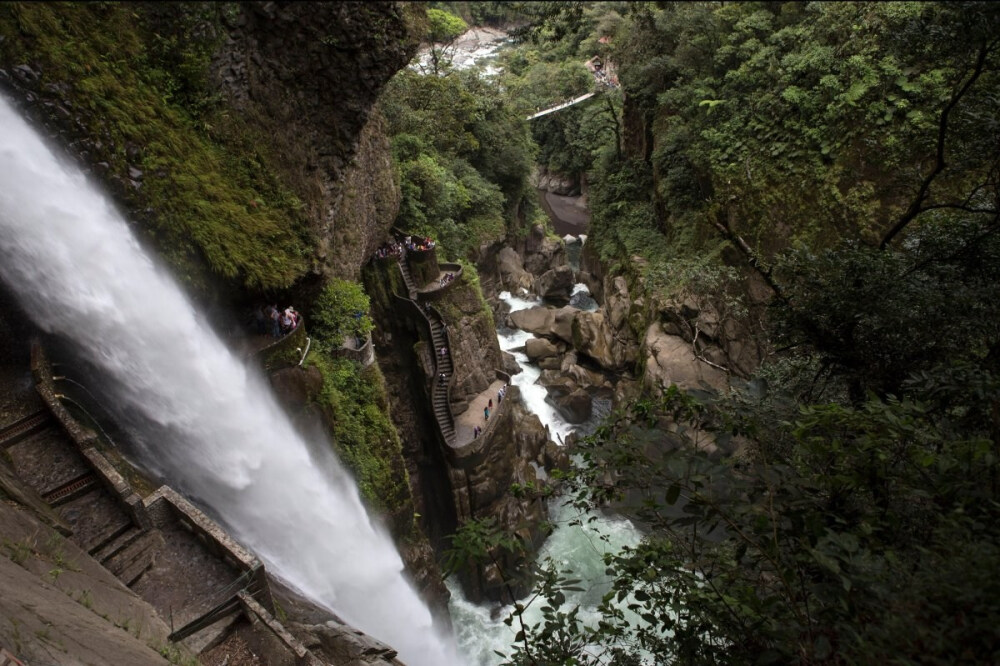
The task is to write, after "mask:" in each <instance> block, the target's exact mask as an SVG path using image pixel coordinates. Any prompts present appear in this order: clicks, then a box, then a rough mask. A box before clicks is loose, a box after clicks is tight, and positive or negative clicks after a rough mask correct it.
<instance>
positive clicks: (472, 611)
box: [447, 285, 648, 666]
mask: <svg viewBox="0 0 1000 666" xmlns="http://www.w3.org/2000/svg"><path fill="white" fill-rule="evenodd" d="M577 287H583V288H582V289H577V288H574V294H584V293H589V292H587V291H586V287H585V286H584V285H577ZM499 297H500V299H501V300H503V301H505V302H506V303H507V304H508V305H510V308H511V311H512V312H513V311H517V310H524V309H527V308H531V307H536V306H538V305H540V304H541V300H540V299H538V298H537V297H533V296H531V295H524V296H523V297H515V296H511V294H510V292H506V291H505V292H502V293H501V294H500V295H499ZM533 337H534V336H533V335H531V334H530V333H528V332H527V331H522V330H517V329H515V330H510V329H503V330H501V331H500V332H498V334H497V339H498V340H499V342H500V348H501V349H503V350H504V351H507V352H509V353H511V354H513V356H514V358H515V359H516V360H517V362H518V365H520V366H521V372H519V373H518V374H516V375H513V376H512V377H511V382H512V383H513V384H514V385H515V386H517V387H518V388H519V389H520V392H521V399H522V400H523V401H524V404H525V406H526V407H527V408H528V409H529V410H530V411H532V412H533V413H534V414H535V415H536V416H538V418H539V420H540V421H541V422H542V424H543V425H545V426H547V427H548V428H549V433H550V436H551V437H552V439H553V440H555V441H556V442H558V443H560V444H561V443H562V442H563V440H564V439H565V437H566V436H567V435H568V434H569V433H571V432H573V431H574V430H577V431H580V430H585V429H586V427H585V425H580V426H574V425H572V424H569V423H566V422H565V421H564V420H563V419H562V417H561V416H559V413H558V412H557V411H556V409H555V408H554V407H552V405H550V404H549V403H548V401H546V399H545V398H546V395H547V391H546V390H545V388H544V387H543V386H541V385H539V384H536V383H535V382H536V381H537V379H538V377H539V375H540V374H541V370H540V369H539V368H538V367H537V366H535V365H534V364H532V363H530V362H529V361H528V357H527V356H526V355H525V354H523V353H521V352H518V351H513V350H514V349H518V348H521V347H523V346H524V344H525V342H527V341H528V340H529V339H531V338H533ZM598 402H600V401H595V415H594V419H592V421H594V422H596V421H599V420H600V419H601V418H603V416H605V415H606V414H607V411H608V405H607V404H605V403H607V402H608V401H603V402H601V404H600V405H599V404H598ZM589 425H590V426H593V423H590V424H589ZM548 508H549V516H550V519H551V521H552V523H553V524H554V525H555V530H554V531H553V532H552V534H551V535H550V536H549V538H548V539H547V540H546V542H545V545H544V546H543V547H542V549H541V550H540V551H539V559H540V560H544V559H545V558H550V559H551V560H552V561H553V562H554V563H555V564H556V565H557V566H558V567H559V568H560V569H561V570H569V571H571V572H572V575H573V576H574V577H577V578H579V579H581V580H582V581H583V583H582V584H581V585H580V587H581V588H583V590H582V591H580V592H567V593H566V603H565V606H564V607H563V608H564V610H565V609H568V608H573V607H574V606H578V607H579V609H580V610H579V615H578V616H579V617H580V619H581V620H582V621H583V622H584V623H585V624H589V625H591V626H595V625H596V623H597V622H598V621H599V620H600V616H599V613H598V611H597V608H598V606H599V605H600V603H601V598H602V596H603V595H604V594H605V593H606V592H607V591H608V590H609V589H610V580H609V579H608V577H607V575H606V574H605V569H606V567H605V564H604V559H603V556H604V554H605V553H606V552H617V551H619V550H621V548H622V547H624V546H635V545H636V544H638V543H639V540H640V539H641V536H642V535H641V533H640V532H639V530H638V529H636V527H635V526H634V525H633V524H632V522H631V521H629V520H627V519H625V518H621V517H613V516H609V515H607V514H603V513H601V514H590V515H585V516H581V515H580V514H579V513H578V511H577V510H576V509H574V508H573V507H571V506H569V505H568V504H567V503H565V502H563V501H562V500H560V499H555V500H552V501H551V502H550V503H549V507H548ZM591 518H594V519H593V520H591ZM571 523H572V524H571ZM447 584H448V589H449V590H450V591H451V594H452V598H451V602H450V604H449V608H450V609H451V615H452V620H453V622H454V625H455V627H456V633H457V635H456V638H457V640H458V643H459V646H460V647H461V650H462V653H463V654H464V656H465V658H466V659H467V660H468V661H469V663H470V664H473V665H474V666H496V665H497V664H500V663H502V662H503V659H502V658H501V657H500V656H499V655H498V654H497V652H501V653H505V654H509V653H510V652H511V645H512V644H513V643H514V639H515V637H516V635H517V632H518V631H519V630H520V628H521V627H520V626H518V624H517V622H516V621H515V622H514V624H513V625H512V626H509V627H508V626H507V625H506V624H504V620H505V619H506V618H507V617H508V616H509V615H510V613H511V611H512V610H513V607H512V606H503V607H497V608H494V609H492V611H491V609H488V608H484V607H482V606H478V605H476V604H473V603H471V602H469V601H468V600H466V598H465V596H464V595H463V594H462V590H461V588H460V587H459V586H458V584H457V583H455V582H454V580H452V579H449V580H448V581H447ZM529 602H531V596H530V595H529V596H527V597H525V598H524V599H521V600H520V603H522V604H524V605H526V606H527V607H528V610H527V611H526V612H525V614H524V619H525V622H526V623H527V624H528V625H531V624H534V623H538V622H540V621H541V620H542V613H541V607H542V606H543V605H544V604H543V603H542V602H541V600H538V599H536V600H534V602H532V603H529ZM622 612H623V613H624V614H625V616H626V617H627V618H629V619H630V620H631V621H633V623H638V622H641V620H640V619H639V618H638V617H636V616H635V614H634V613H632V611H629V610H628V609H627V608H623V609H622ZM603 649H604V648H603V647H602V646H596V645H595V646H591V647H590V649H589V651H590V652H591V653H592V654H601V652H602V651H603ZM645 663H648V662H644V664H645Z"/></svg>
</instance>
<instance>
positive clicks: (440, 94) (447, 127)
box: [382, 70, 532, 258]
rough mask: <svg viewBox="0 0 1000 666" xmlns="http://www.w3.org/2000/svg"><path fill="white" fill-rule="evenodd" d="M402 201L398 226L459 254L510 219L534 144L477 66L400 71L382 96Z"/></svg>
mask: <svg viewBox="0 0 1000 666" xmlns="http://www.w3.org/2000/svg"><path fill="white" fill-rule="evenodd" d="M382 108H383V111H384V113H385V115H386V118H387V119H388V121H389V125H390V133H391V135H392V148H393V156H394V158H395V161H396V164H397V165H398V167H399V170H400V174H401V187H402V193H403V200H402V203H401V204H400V212H399V217H398V222H397V224H398V225H399V226H401V227H403V228H405V229H407V230H408V231H411V232H413V233H417V234H421V235H426V236H430V237H432V238H435V239H437V240H438V241H439V244H440V247H441V248H442V250H441V251H444V252H446V253H448V255H449V256H451V257H455V258H459V257H466V256H470V255H471V253H472V252H474V251H475V250H477V249H478V248H479V246H480V245H482V244H483V243H486V242H490V241H494V240H497V239H499V238H501V237H503V236H504V235H505V233H506V230H507V227H508V225H514V224H515V222H516V219H517V217H516V216H517V211H518V210H519V209H520V207H521V206H522V205H524V202H525V198H526V196H527V175H528V172H529V171H530V167H531V156H532V148H531V143H530V138H529V137H528V135H527V132H526V131H525V126H524V123H523V120H522V119H520V118H519V117H518V115H517V114H516V113H515V112H514V110H513V109H512V108H511V107H510V105H509V104H508V103H507V102H506V101H505V99H504V97H503V95H502V94H501V92H500V90H499V89H498V88H497V85H496V83H495V82H491V81H487V80H485V79H483V78H482V77H480V76H479V75H478V74H477V73H476V72H472V71H466V72H455V71H450V70H449V71H448V72H447V74H446V75H443V76H433V75H427V76H424V75H421V74H419V73H417V72H414V71H412V70H404V71H401V72H400V73H399V74H397V75H396V77H395V78H394V79H393V80H392V81H391V82H390V85H389V87H388V89H387V91H386V94H385V95H384V96H383V99H382Z"/></svg>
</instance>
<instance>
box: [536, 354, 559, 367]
mask: <svg viewBox="0 0 1000 666" xmlns="http://www.w3.org/2000/svg"><path fill="white" fill-rule="evenodd" d="M561 366H562V361H561V360H560V359H559V357H558V356H550V357H549V358H543V359H540V360H539V361H538V367H539V368H541V369H542V370H558V369H559V368H560V367H561Z"/></svg>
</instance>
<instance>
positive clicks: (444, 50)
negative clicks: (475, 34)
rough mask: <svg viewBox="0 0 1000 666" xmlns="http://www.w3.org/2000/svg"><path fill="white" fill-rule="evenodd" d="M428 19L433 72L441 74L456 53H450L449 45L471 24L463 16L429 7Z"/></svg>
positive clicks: (427, 39) (437, 74) (427, 37)
mask: <svg viewBox="0 0 1000 666" xmlns="http://www.w3.org/2000/svg"><path fill="white" fill-rule="evenodd" d="M427 21H428V29H427V35H426V36H425V40H426V41H428V42H430V49H431V50H430V56H431V72H432V73H433V74H434V76H440V75H441V74H443V73H445V72H446V70H447V68H448V67H449V66H450V64H451V58H452V56H453V55H454V50H452V52H451V53H449V51H448V49H449V47H451V46H452V45H453V44H454V42H455V40H456V39H457V38H458V37H459V36H461V35H462V34H464V33H465V31H466V30H468V29H469V26H468V24H467V23H466V22H465V21H464V20H462V18H461V17H459V16H455V15H454V14H452V13H451V12H446V11H444V10H441V9H428V10H427Z"/></svg>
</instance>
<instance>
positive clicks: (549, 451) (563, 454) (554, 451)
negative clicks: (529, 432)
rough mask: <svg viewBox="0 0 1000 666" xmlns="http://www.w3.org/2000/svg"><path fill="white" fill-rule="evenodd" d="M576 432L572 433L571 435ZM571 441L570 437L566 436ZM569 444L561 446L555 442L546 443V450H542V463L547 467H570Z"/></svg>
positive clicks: (563, 468) (564, 468) (562, 468)
mask: <svg viewBox="0 0 1000 666" xmlns="http://www.w3.org/2000/svg"><path fill="white" fill-rule="evenodd" d="M575 434H576V433H570V437H572V436H573V435H575ZM566 439H567V443H569V437H567V438H566ZM567 448H568V447H567V446H559V445H558V444H556V443H555V442H552V441H549V442H546V443H545V450H544V451H543V452H542V465H544V466H545V469H550V470H551V469H561V470H567V469H569V451H567Z"/></svg>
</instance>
